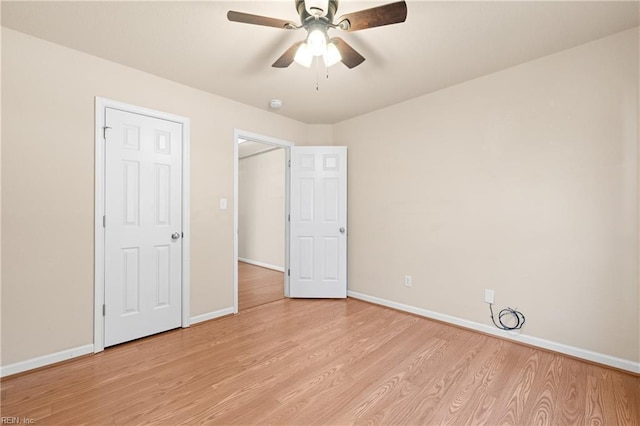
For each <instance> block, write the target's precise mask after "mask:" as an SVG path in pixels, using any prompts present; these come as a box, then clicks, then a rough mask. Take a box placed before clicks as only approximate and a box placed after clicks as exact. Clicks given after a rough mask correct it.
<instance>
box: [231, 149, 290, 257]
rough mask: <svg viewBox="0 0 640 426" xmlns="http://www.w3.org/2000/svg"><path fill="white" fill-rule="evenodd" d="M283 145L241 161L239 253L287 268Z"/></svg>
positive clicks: (239, 163) (239, 254)
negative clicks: (285, 262) (285, 264)
mask: <svg viewBox="0 0 640 426" xmlns="http://www.w3.org/2000/svg"><path fill="white" fill-rule="evenodd" d="M286 157H287V152H286V151H285V150H284V149H283V148H279V149H276V150H274V151H269V152H265V153H262V154H257V155H252V156H249V157H246V158H241V159H240V160H239V162H238V256H239V257H241V258H244V259H248V260H252V261H255V262H261V263H266V264H268V265H271V266H278V267H280V268H284V235H285V229H284V225H285V222H284V218H285V170H286V169H285V167H286Z"/></svg>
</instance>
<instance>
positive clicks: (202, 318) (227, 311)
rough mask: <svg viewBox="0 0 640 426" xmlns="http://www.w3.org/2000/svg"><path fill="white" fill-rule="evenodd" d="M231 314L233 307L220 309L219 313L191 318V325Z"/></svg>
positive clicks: (208, 313)
mask: <svg viewBox="0 0 640 426" xmlns="http://www.w3.org/2000/svg"><path fill="white" fill-rule="evenodd" d="M231 314H233V306H232V307H230V308H224V309H220V310H219V311H214V312H207V313H206V314H202V315H196V316H195V317H191V325H193V324H197V323H199V322H203V321H209V320H212V319H216V318H220V317H223V316H225V315H231Z"/></svg>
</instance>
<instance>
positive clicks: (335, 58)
mask: <svg viewBox="0 0 640 426" xmlns="http://www.w3.org/2000/svg"><path fill="white" fill-rule="evenodd" d="M322 59H324V64H325V65H326V66H327V67H330V66H332V65H335V64H337V63H338V62H340V61H341V60H342V55H341V54H340V51H339V50H338V48H337V47H336V45H335V44H333V43H329V44H327V51H326V52H325V53H324V55H322Z"/></svg>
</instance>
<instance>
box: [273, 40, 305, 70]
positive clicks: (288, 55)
mask: <svg viewBox="0 0 640 426" xmlns="http://www.w3.org/2000/svg"><path fill="white" fill-rule="evenodd" d="M302 43H304V42H303V41H298V42H296V43H293V44H292V45H291V47H290V48H288V49H287V50H286V51H285V52H284V53H283V54H282V56H280V57H279V58H278V59H277V60H276V61H275V62H274V63H273V65H271V66H272V67H274V68H287V67H288V66H289V65H291V64H292V63H293V59H294V58H295V57H296V52H297V51H298V48H299V47H300V45H301V44H302Z"/></svg>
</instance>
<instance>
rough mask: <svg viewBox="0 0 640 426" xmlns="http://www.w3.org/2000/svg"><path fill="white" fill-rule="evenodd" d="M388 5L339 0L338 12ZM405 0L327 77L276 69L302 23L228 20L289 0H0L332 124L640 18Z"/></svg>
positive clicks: (200, 83)
mask: <svg viewBox="0 0 640 426" xmlns="http://www.w3.org/2000/svg"><path fill="white" fill-rule="evenodd" d="M391 1H392V0H390V1H383V2H370V1H359V0H351V1H349V0H343V1H341V2H340V4H339V9H338V13H337V14H336V15H337V16H340V15H341V14H344V13H348V12H352V11H356V10H360V9H365V8H369V7H373V6H376V5H380V4H384V3H388V2H391ZM407 3H408V17H407V21H406V22H405V23H403V24H397V25H391V26H386V27H379V28H372V29H368V30H364V31H359V32H353V33H342V34H341V37H342V38H343V39H344V40H345V41H347V42H348V43H350V44H351V45H352V46H353V47H354V48H355V49H356V50H358V51H359V52H360V53H361V54H362V55H363V56H365V58H366V59H367V60H366V61H365V62H364V63H363V64H362V65H360V66H358V67H356V68H354V69H351V70H349V69H347V68H346V67H345V66H344V65H342V64H337V65H335V66H334V67H332V68H330V69H329V78H328V79H327V78H326V71H325V70H324V67H323V66H322V68H321V69H320V70H319V71H318V70H317V69H316V68H315V67H312V68H303V67H301V66H299V65H297V64H295V63H294V64H292V65H291V66H290V67H289V68H287V69H275V68H272V67H271V64H272V63H273V62H274V61H275V60H276V59H277V58H278V57H279V56H280V55H281V54H282V52H284V50H286V48H288V47H289V46H290V45H291V44H292V43H293V42H295V41H298V40H301V39H303V38H304V35H305V34H304V33H303V32H301V31H302V30H301V31H290V30H279V29H277V28H270V27H261V26H255V25H247V24H239V23H235V22H228V21H227V19H226V13H227V11H228V10H237V11H241V12H247V13H252V14H260V15H266V16H271V17H276V18H282V19H287V20H291V21H294V22H298V16H297V14H296V12H295V10H294V0H286V1H285V0H278V1H247V0H244V1H234V2H221V1H215V2H212V1H208V2H207V1H204V2H186V1H176V2H148V1H143V2H128V1H124V2H122V1H120V2H114V1H111V2H53V1H47V2H9V1H3V2H2V25H3V26H5V27H9V28H12V29H15V30H18V31H21V32H24V33H27V34H31V35H33V36H36V37H39V38H43V39H46V40H50V41H53V42H55V43H59V44H62V45H64V46H68V47H71V48H74V49H78V50H81V51H83V52H87V53H89V54H92V55H95V56H99V57H102V58H105V59H109V60H111V61H114V62H118V63H121V64H124V65H127V66H130V67H133V68H137V69H140V70H143V71H146V72H149V73H152V74H156V75H158V76H161V77H164V78H167V79H170V80H173V81H177V82H180V83H183V84H186V85H189V86H192V87H195V88H198V89H201V90H205V91H207V92H211V93H214V94H217V95H221V96H224V97H226V98H230V99H234V100H237V101H239V102H243V103H246V104H249V105H254V106H256V107H258V108H261V109H264V110H270V109H269V101H270V100H271V99H273V98H278V99H281V100H282V102H283V107H282V108H281V109H280V110H278V111H274V113H276V114H281V115H284V116H287V117H291V118H294V119H296V120H300V121H302V122H305V123H309V124H332V123H336V122H339V121H342V120H345V119H348V118H351V117H354V116H357V115H360V114H363V113H366V112H369V111H372V110H375V109H379V108H381V107H385V106H388V105H392V104H395V103H398V102H402V101H404V100H407V99H410V98H413V97H416V96H420V95H423V94H426V93H430V92H433V91H436V90H439V89H442V88H444V87H448V86H451V85H454V84H457V83H461V82H464V81H467V80H471V79H474V78H477V77H480V76H482V75H486V74H489V73H492V72H495V71H497V70H500V69H504V68H508V67H511V66H514V65H517V64H520V63H523V62H526V61H530V60H532V59H535V58H539V57H541V56H545V55H548V54H551V53H554V52H558V51H560V50H564V49H567V48H570V47H573V46H576V45H579V44H582V43H585V42H588V41H590V40H595V39H598V38H601V37H604V36H607V35H609V34H613V33H616V32H619V31H623V30H625V29H629V28H632V27H635V26H638V23H639V3H638V2H637V1H629V2H611V1H603V2H595V1H586V2H579V1H569V2H557V1H539V2H524V1H514V2H502V1H488V2H484V1H471V2H451V1H449V2H431V1H408V2H407ZM338 32H339V31H338V30H332V31H331V32H330V36H333V35H336V34H337V33H338ZM316 80H317V81H318V84H319V90H317V91H316Z"/></svg>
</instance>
